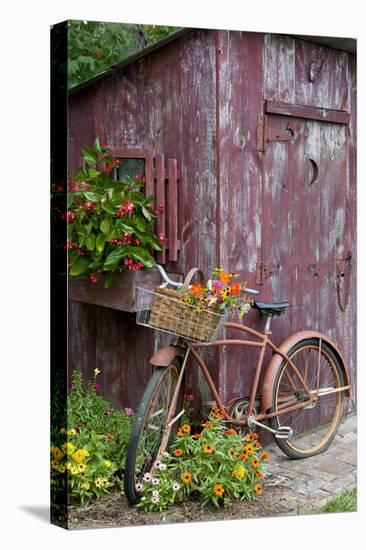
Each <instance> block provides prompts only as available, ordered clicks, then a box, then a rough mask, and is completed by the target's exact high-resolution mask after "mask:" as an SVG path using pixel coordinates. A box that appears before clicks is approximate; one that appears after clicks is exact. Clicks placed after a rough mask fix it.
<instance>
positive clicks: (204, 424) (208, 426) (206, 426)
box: [202, 420, 212, 429]
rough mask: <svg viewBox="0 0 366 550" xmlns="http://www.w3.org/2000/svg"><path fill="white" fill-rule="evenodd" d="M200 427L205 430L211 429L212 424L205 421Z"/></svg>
mask: <svg viewBox="0 0 366 550" xmlns="http://www.w3.org/2000/svg"><path fill="white" fill-rule="evenodd" d="M202 426H203V427H204V428H206V429H207V428H211V426H212V422H210V421H209V420H207V421H206V422H204V423H203V424H202Z"/></svg>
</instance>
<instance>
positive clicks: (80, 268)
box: [70, 258, 89, 276]
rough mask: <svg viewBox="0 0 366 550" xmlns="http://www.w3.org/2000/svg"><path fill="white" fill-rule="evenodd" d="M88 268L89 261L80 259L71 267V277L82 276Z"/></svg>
mask: <svg viewBox="0 0 366 550" xmlns="http://www.w3.org/2000/svg"><path fill="white" fill-rule="evenodd" d="M88 267H89V260H87V259H85V258H78V259H77V260H76V262H74V263H73V264H72V266H71V269H70V275H75V276H76V275H81V274H82V273H84V272H85V271H86V270H87V269H88Z"/></svg>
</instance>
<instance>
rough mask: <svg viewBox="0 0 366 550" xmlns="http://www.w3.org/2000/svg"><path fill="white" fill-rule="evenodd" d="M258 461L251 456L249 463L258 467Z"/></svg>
mask: <svg viewBox="0 0 366 550" xmlns="http://www.w3.org/2000/svg"><path fill="white" fill-rule="evenodd" d="M259 464H260V462H259V460H258V459H257V458H255V457H254V458H252V461H251V465H252V466H253V468H258V466H259Z"/></svg>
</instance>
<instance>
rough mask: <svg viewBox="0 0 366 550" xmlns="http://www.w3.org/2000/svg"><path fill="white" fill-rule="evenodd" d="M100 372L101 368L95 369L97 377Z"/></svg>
mask: <svg viewBox="0 0 366 550" xmlns="http://www.w3.org/2000/svg"><path fill="white" fill-rule="evenodd" d="M98 374H100V370H99V369H94V376H95V378H96V377H97V376H98Z"/></svg>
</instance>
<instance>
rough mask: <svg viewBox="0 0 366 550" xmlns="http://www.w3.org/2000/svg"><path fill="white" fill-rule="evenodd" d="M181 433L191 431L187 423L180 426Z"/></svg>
mask: <svg viewBox="0 0 366 550" xmlns="http://www.w3.org/2000/svg"><path fill="white" fill-rule="evenodd" d="M180 429H181V430H182V432H183V433H185V434H189V433H190V431H191V427H190V425H189V424H183V426H182V427H181V428H180Z"/></svg>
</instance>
